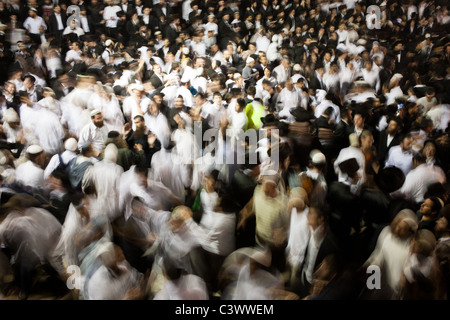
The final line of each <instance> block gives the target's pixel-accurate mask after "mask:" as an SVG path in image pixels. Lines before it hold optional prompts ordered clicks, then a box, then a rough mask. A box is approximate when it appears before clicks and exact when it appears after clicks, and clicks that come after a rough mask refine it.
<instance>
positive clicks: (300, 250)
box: [286, 207, 310, 267]
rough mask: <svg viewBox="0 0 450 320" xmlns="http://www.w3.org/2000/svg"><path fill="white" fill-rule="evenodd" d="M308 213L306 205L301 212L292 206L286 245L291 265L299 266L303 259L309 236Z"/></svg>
mask: <svg viewBox="0 0 450 320" xmlns="http://www.w3.org/2000/svg"><path fill="white" fill-rule="evenodd" d="M308 213H309V208H308V207H305V209H304V210H303V211H302V212H297V208H295V207H294V208H292V212H291V221H290V225H289V235H288V243H287V247H286V254H287V257H288V261H289V264H290V265H291V266H292V267H297V266H301V265H302V264H303V260H304V259H305V254H306V247H307V245H308V242H309V236H310V229H309V226H308Z"/></svg>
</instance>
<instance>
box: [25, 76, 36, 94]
mask: <svg viewBox="0 0 450 320" xmlns="http://www.w3.org/2000/svg"><path fill="white" fill-rule="evenodd" d="M35 82H36V78H35V77H34V76H32V75H31V74H27V75H26V76H25V77H23V86H24V88H25V90H30V89H31V88H33V86H34V83H35Z"/></svg>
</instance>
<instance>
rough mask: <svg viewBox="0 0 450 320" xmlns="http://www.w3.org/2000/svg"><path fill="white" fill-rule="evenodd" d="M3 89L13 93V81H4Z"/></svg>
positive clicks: (14, 90)
mask: <svg viewBox="0 0 450 320" xmlns="http://www.w3.org/2000/svg"><path fill="white" fill-rule="evenodd" d="M3 89H4V90H5V91H6V92H7V93H9V94H11V95H13V94H14V93H15V92H16V84H15V83H14V82H12V81H6V82H5V84H4V86H3Z"/></svg>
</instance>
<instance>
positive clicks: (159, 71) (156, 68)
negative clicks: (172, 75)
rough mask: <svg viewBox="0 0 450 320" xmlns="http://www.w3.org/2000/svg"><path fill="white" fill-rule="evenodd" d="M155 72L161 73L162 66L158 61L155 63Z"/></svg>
mask: <svg viewBox="0 0 450 320" xmlns="http://www.w3.org/2000/svg"><path fill="white" fill-rule="evenodd" d="M153 72H154V73H156V74H161V66H160V65H159V64H157V63H155V64H153Z"/></svg>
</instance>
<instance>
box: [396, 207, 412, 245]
mask: <svg viewBox="0 0 450 320" xmlns="http://www.w3.org/2000/svg"><path fill="white" fill-rule="evenodd" d="M417 227H418V221H417V216H416V214H415V213H414V212H413V211H412V210H411V209H402V210H400V211H399V212H398V213H397V214H396V216H395V217H394V219H392V221H391V224H390V228H391V232H392V233H393V234H394V235H395V236H396V237H398V238H400V239H403V240H406V239H409V238H411V237H412V236H413V235H414V233H415V232H416V231H417Z"/></svg>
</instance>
